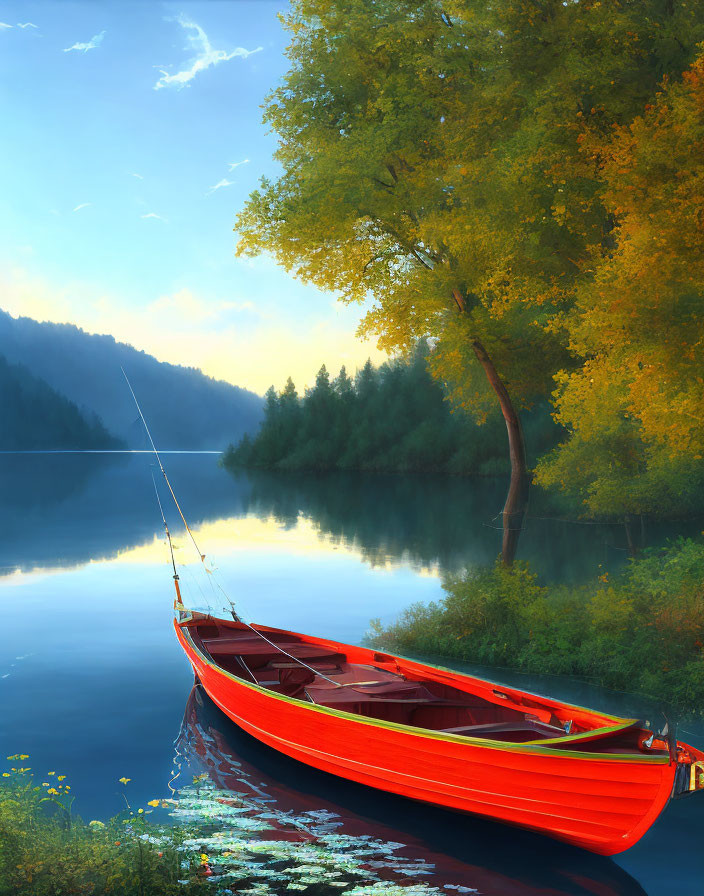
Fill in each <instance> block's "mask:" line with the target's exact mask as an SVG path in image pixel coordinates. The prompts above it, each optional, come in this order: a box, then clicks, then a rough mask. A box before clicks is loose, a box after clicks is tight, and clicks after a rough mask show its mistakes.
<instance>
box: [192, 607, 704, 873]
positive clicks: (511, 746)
mask: <svg viewBox="0 0 704 896" xmlns="http://www.w3.org/2000/svg"><path fill="white" fill-rule="evenodd" d="M176 609H177V612H178V618H177V620H176V622H175V628H176V635H177V637H178V639H179V641H180V643H181V645H182V647H183V649H184V651H185V652H186V655H187V657H188V659H189V661H190V663H191V665H192V667H193V671H194V673H195V676H196V679H197V680H198V681H200V683H201V684H202V686H203V688H204V689H205V691H206V692H207V694H208V695H209V696H210V698H211V699H212V700H213V701H214V703H215V704H216V705H217V706H219V707H220V709H222V711H223V712H224V713H225V714H226V715H227V716H229V717H230V719H232V721H233V722H235V723H236V724H237V725H239V726H240V727H241V728H242V729H244V730H245V731H247V732H248V733H249V734H251V735H253V736H254V737H255V738H257V739H258V740H260V741H262V742H263V743H265V744H268V745H269V746H271V747H274V748H275V749H277V750H279V751H281V752H282V753H285V754H286V755H288V756H291V757H293V758H294V759H298V760H300V761H301V762H304V763H306V764H307V765H311V766H314V767H315V768H318V769H322V770H323V771H327V772H331V773H332V774H335V775H339V776H341V777H343V778H347V779H349V780H351V781H357V782H359V783H362V784H366V785H369V786H371V787H376V788H379V789H381V790H386V791H390V792H392V793H396V794H401V795H402V796H406V797H411V798H413V799H415V800H420V801H424V802H428V803H433V804H435V805H439V806H444V807H447V808H449V809H455V810H460V811H462V812H469V813H472V814H474V815H479V816H484V817H488V818H491V819H494V820H498V821H502V822H505V823H508V824H513V825H518V826H521V827H524V828H527V829H529V830H533V831H537V832H539V833H543V834H547V835H549V836H551V837H556V838H558V839H560V840H564V841H566V842H568V843H572V844H575V845H577V846H580V847H583V848H584V849H588V850H591V851H592V852H596V853H600V854H602V855H613V854H615V853H618V852H622V851H623V850H625V849H628V848H629V847H630V846H632V845H633V844H634V843H636V842H637V841H638V840H639V839H640V838H641V837H642V836H643V834H644V833H645V832H646V831H647V830H648V829H649V828H650V827H651V825H652V824H653V823H654V822H655V820H656V819H657V817H658V816H659V815H660V813H661V812H662V810H663V809H664V807H665V806H666V804H667V803H668V801H669V800H670V798H672V797H679V796H683V795H685V794H688V793H691V792H693V791H695V790H702V789H704V753H702V752H701V751H699V750H696V749H694V748H693V747H689V746H687V745H686V744H682V743H679V742H677V741H675V740H674V738H672V737H671V736H670V737H667V736H666V735H665V736H658V735H657V734H656V733H654V732H653V731H651V730H649V728H648V727H647V723H641V722H639V721H637V720H635V719H622V718H616V717H614V716H608V715H604V714H602V713H597V712H593V711H591V710H588V709H584V708H582V707H578V706H573V705H570V704H567V703H561V702H559V701H557V700H551V699H548V698H545V697H541V696H537V695H535V694H530V693H526V692H524V691H520V690H516V689H515V688H508V687H504V686H503V685H496V684H494V683H492V682H490V681H486V680H483V679H480V678H475V677H472V676H469V675H463V674H460V673H458V672H452V671H450V670H447V669H442V668H438V667H435V666H430V665H425V664H423V663H418V662H413V661H411V660H408V659H403V658H401V657H396V656H392V655H391V654H388V653H380V652H379V651H375V650H371V649H367V648H364V647H356V646H352V645H349V644H342V643H339V642H337V641H330V640H326V639H323V638H316V637H311V636H309V635H302V634H298V633H294V632H289V631H284V630H282V629H277V628H271V627H267V626H261V625H258V626H251V625H249V624H248V623H243V622H241V621H239V620H238V619H236V618H235V619H233V620H225V619H219V618H216V617H213V616H210V615H205V614H200V613H191V612H186V611H185V608H183V605H182V604H181V603H180V599H177V604H176Z"/></svg>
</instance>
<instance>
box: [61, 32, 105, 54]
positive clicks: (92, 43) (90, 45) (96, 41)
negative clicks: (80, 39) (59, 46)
mask: <svg viewBox="0 0 704 896" xmlns="http://www.w3.org/2000/svg"><path fill="white" fill-rule="evenodd" d="M104 37H105V32H104V31H101V32H100V34H94V35H93V37H91V39H90V40H89V41H86V42H85V43H77V44H74V45H73V46H72V47H66V49H65V50H64V53H70V52H71V50H78V51H79V52H82V53H87V52H88V50H95V49H96V47H99V46H100V44H101V43H102V42H103V38H104Z"/></svg>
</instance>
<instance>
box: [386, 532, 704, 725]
mask: <svg viewBox="0 0 704 896" xmlns="http://www.w3.org/2000/svg"><path fill="white" fill-rule="evenodd" d="M443 587H444V589H445V592H446V597H445V598H444V599H443V600H442V601H440V602H439V603H434V604H430V605H428V606H422V605H414V606H412V607H410V608H409V609H407V610H406V611H405V612H404V613H403V614H402V615H401V616H400V617H399V619H398V620H397V621H396V622H395V623H394V624H392V625H390V626H389V627H388V628H383V627H382V626H381V625H380V624H379V622H378V620H375V621H373V623H372V627H371V641H372V643H373V644H374V645H376V646H380V647H384V648H385V649H388V650H396V651H397V652H399V653H407V654H412V653H415V654H421V653H424V654H435V655H439V656H446V657H450V658H454V659H458V660H462V661H465V662H472V663H477V664H480V665H490V666H491V665H495V666H504V667H508V668H511V669H516V670H521V671H526V672H540V673H543V672H547V673H554V674H559V675H572V676H578V677H583V678H588V679H591V680H593V681H596V682H598V683H599V684H602V685H604V686H606V687H612V688H618V689H622V690H627V691H629V692H631V693H642V694H644V695H647V696H649V697H653V698H656V699H657V700H660V701H663V702H664V703H665V704H667V705H669V706H671V707H673V708H674V709H676V710H678V711H682V710H686V711H688V712H691V713H693V714H701V713H702V712H704V650H703V647H704V545H702V544H701V543H700V542H697V541H692V540H689V539H681V540H679V541H677V542H675V543H673V544H670V545H668V546H667V547H666V548H663V549H661V550H658V551H650V552H647V553H646V554H644V555H643V556H642V557H640V558H636V559H633V560H631V561H630V562H629V564H628V565H627V566H626V568H625V569H624V570H623V572H622V573H620V574H619V575H618V576H617V577H616V578H615V579H614V581H610V580H609V577H608V575H602V576H600V577H599V578H598V580H597V581H595V582H592V583H590V584H587V585H583V586H580V587H567V586H564V585H559V586H552V585H551V586H544V585H540V584H539V583H538V581H537V579H536V577H535V575H534V574H533V573H531V571H530V570H529V569H528V567H527V566H521V565H518V566H516V567H514V568H513V569H505V568H503V567H502V566H501V565H498V564H497V566H495V567H494V568H491V569H484V570H480V571H471V572H468V573H467V574H465V575H464V576H463V577H460V578H453V579H448V580H446V581H445V583H444V585H443Z"/></svg>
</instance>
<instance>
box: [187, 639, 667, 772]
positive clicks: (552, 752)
mask: <svg viewBox="0 0 704 896" xmlns="http://www.w3.org/2000/svg"><path fill="white" fill-rule="evenodd" d="M179 630H180V632H181V633H182V635H183V637H184V638H185V639H186V640H187V641H188V642H189V644H190V645H191V647H192V648H193V651H194V653H196V654H197V655H198V657H199V658H200V659H201V661H202V662H203V663H205V665H206V666H208V667H210V668H211V669H214V670H215V671H216V672H218V673H219V674H220V675H223V676H225V677H226V678H229V679H231V680H232V681H234V682H236V683H237V684H238V685H241V686H242V687H245V688H249V689H251V690H253V691H257V692H259V693H260V694H265V695H266V696H268V697H271V698H272V699H273V700H280V701H282V702H284V703H290V704H295V705H296V706H298V707H299V708H302V709H306V710H309V711H311V712H319V713H324V714H326V715H331V716H335V717H337V718H340V719H345V720H347V721H351V722H356V723H357V724H359V725H371V726H373V727H375V728H388V729H390V730H393V731H403V732H405V733H406V734H413V735H415V736H417V737H427V738H431V739H433V740H443V741H448V742H450V743H456V744H471V745H472V746H474V747H482V748H489V749H493V750H504V751H506V752H509V753H525V752H528V753H531V754H535V753H538V754H541V755H545V756H563V757H565V758H571V759H588V760H592V761H598V762H644V763H650V764H656V765H668V764H669V762H670V757H669V756H648V755H644V754H642V753H584V752H579V751H577V750H556V749H551V748H545V747H543V746H542V745H543V744H545V743H546V742H545V741H537V742H536V741H528V742H527V743H523V744H507V743H506V742H505V741H500V740H490V739H489V738H485V737H468V736H464V735H460V734H447V733H444V732H441V731H431V730H429V729H427V728H417V727H415V726H413V725H403V724H402V723H400V722H384V721H382V720H380V719H370V718H368V717H365V716H360V715H358V714H357V713H350V712H345V711H344V710H341V709H332V708H331V707H329V706H320V705H319V704H317V703H308V702H307V701H305V700H298V699H297V698H296V697H288V696H286V694H277V693H276V692H275V691H271V690H269V688H264V687H261V686H260V685H258V684H254V683H253V682H249V681H245V680H244V679H242V678H239V677H238V676H236V675H233V674H232V673H231V672H228V671H227V669H223V668H222V666H219V665H218V664H217V663H216V662H215V661H214V660H213V659H212V658H209V657H207V656H206V655H205V654H204V653H203V651H202V650H201V649H200V648H199V647H198V646H197V645H196V643H195V642H194V640H193V638H192V637H191V634H190V632H189V631H188V629H186V628H180V627H179ZM634 722H635V720H634V719H627V720H625V721H621V722H620V723H619V724H618V725H612V726H608V727H604V728H595V729H594V730H593V731H590V732H588V734H590V735H591V736H594V734H604V735H606V734H610V733H612V732H617V731H620V730H622V729H623V728H627V727H630V726H631V725H632V724H633V723H634ZM569 737H574V738H578V737H579V735H573V736H570V735H565V738H569ZM563 741H564V739H563V738H553V739H552V740H551V741H548V742H549V743H550V742H553V743H554V742H558V743H562V742H563Z"/></svg>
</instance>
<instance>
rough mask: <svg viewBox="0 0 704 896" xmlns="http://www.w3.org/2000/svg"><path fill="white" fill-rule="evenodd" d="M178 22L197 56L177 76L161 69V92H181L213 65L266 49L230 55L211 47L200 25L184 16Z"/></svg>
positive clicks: (239, 50)
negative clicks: (167, 90) (173, 88)
mask: <svg viewBox="0 0 704 896" xmlns="http://www.w3.org/2000/svg"><path fill="white" fill-rule="evenodd" d="M178 22H179V24H180V25H181V27H182V28H185V29H186V32H187V33H188V40H189V41H190V44H191V46H192V47H193V49H194V51H195V56H193V57H192V58H191V59H190V60H189V63H190V64H189V67H188V68H185V69H183V71H180V72H176V74H173V75H171V74H169V72H167V71H164V70H163V69H160V73H161V78H159V80H158V81H157V82H156V84H155V85H154V90H161V88H162V87H176V88H178V89H179V90H180V89H181V88H182V87H186V86H188V84H190V82H191V81H192V80H193V79H194V78H195V76H196V75H197V74H198V73H199V72H202V71H205V70H206V69H207V68H210V67H211V66H213V65H219V64H220V63H221V62H229V60H230V59H234V58H235V57H237V56H239V57H241V58H242V59H246V58H247V57H248V56H251V55H252V53H259V51H260V50H263V49H264V48H263V47H257V48H256V49H255V50H245V48H244V47H235V49H234V50H232V51H231V52H229V53H228V52H227V51H226V50H214V49H213V47H212V46H211V45H210V41H209V40H208V35H207V34H206V33H205V31H203V29H202V28H201V27H200V25H196V23H195V22H189V21H188V20H187V19H185V18H183V16H181V17H180V18H179V19H178Z"/></svg>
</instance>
